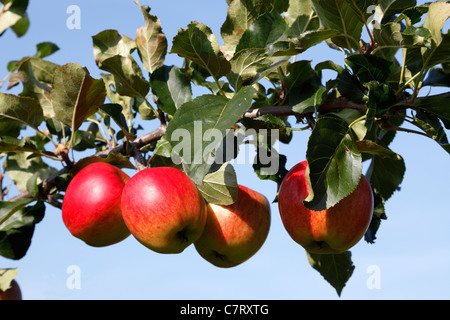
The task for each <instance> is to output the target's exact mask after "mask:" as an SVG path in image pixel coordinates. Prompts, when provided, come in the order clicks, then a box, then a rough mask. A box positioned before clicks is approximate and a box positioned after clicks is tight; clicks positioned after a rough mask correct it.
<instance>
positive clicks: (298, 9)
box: [284, 0, 313, 27]
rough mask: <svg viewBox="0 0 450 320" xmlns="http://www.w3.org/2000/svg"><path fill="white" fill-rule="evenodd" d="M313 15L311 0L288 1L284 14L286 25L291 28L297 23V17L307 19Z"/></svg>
mask: <svg viewBox="0 0 450 320" xmlns="http://www.w3.org/2000/svg"><path fill="white" fill-rule="evenodd" d="M312 13H313V10H312V3H311V0H289V7H288V10H287V11H286V13H285V14H284V19H285V20H286V22H287V24H288V25H289V26H290V27H292V26H293V25H294V24H295V23H296V22H298V21H299V17H305V18H306V19H308V20H309V17H310V16H311V14H312Z"/></svg>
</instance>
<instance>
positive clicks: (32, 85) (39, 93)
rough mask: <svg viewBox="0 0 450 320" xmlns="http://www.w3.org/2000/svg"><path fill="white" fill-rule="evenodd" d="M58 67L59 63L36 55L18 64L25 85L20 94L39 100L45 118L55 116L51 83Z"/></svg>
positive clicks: (20, 77) (19, 76)
mask: <svg viewBox="0 0 450 320" xmlns="http://www.w3.org/2000/svg"><path fill="white" fill-rule="evenodd" d="M57 67H58V65H57V64H54V63H52V62H50V61H46V60H43V59H41V58H36V57H31V58H25V59H22V60H21V61H20V64H19V66H18V71H17V76H18V79H19V80H20V81H21V82H22V84H23V86H24V90H23V91H22V93H21V94H20V95H21V96H27V97H31V98H34V99H36V101H39V103H40V105H41V107H42V112H43V114H44V117H45V118H52V117H54V116H55V112H54V110H53V104H52V97H51V90H52V88H51V84H52V82H53V74H54V72H55V71H56V68H57Z"/></svg>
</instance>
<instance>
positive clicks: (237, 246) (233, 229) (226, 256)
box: [194, 185, 271, 268]
mask: <svg viewBox="0 0 450 320" xmlns="http://www.w3.org/2000/svg"><path fill="white" fill-rule="evenodd" d="M270 219H271V217H270V204H269V201H268V200H267V198H266V197H265V196H264V195H262V194H261V193H259V192H256V191H254V190H251V189H249V188H247V187H244V186H241V185H239V190H238V197H237V199H236V202H235V203H233V204H232V205H228V206H221V205H216V204H208V219H207V220H206V226H205V229H204V230H203V234H202V236H201V237H200V239H198V240H197V241H196V242H195V243H194V245H195V248H196V249H197V251H198V253H199V254H200V255H201V256H202V257H203V258H204V259H205V260H207V261H209V262H210V263H212V264H213V265H215V266H217V267H222V268H230V267H234V266H237V265H239V264H241V263H243V262H244V261H246V260H248V259H249V258H250V257H252V256H253V255H254V254H255V253H256V252H257V251H258V250H259V249H260V248H261V246H262V245H263V244H264V242H265V240H266V238H267V235H268V233H269V228H270Z"/></svg>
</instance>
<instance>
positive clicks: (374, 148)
mask: <svg viewBox="0 0 450 320" xmlns="http://www.w3.org/2000/svg"><path fill="white" fill-rule="evenodd" d="M355 144H356V147H357V148H358V150H359V152H361V153H368V154H371V155H376V156H379V157H381V158H389V159H393V160H401V157H400V156H399V155H398V154H397V153H395V152H394V151H392V150H391V149H389V148H387V147H384V146H381V145H379V144H377V143H376V142H373V141H371V140H361V141H356V142H355Z"/></svg>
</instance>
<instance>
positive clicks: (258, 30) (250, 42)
mask: <svg viewBox="0 0 450 320" xmlns="http://www.w3.org/2000/svg"><path fill="white" fill-rule="evenodd" d="M290 33H291V30H290V28H289V27H288V25H287V24H286V22H285V21H284V19H283V18H282V17H281V16H280V15H279V14H278V13H276V12H271V13H265V14H264V15H262V16H260V17H258V18H257V19H256V20H255V21H254V22H253V23H252V25H251V26H250V28H249V29H247V30H246V31H245V32H244V34H243V35H242V37H241V39H240V41H239V43H238V45H237V47H236V52H239V51H240V50H243V49H248V48H265V49H266V52H267V54H268V55H272V54H273V53H274V52H276V51H277V48H276V43H277V42H280V41H286V40H288V37H289V36H290Z"/></svg>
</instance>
